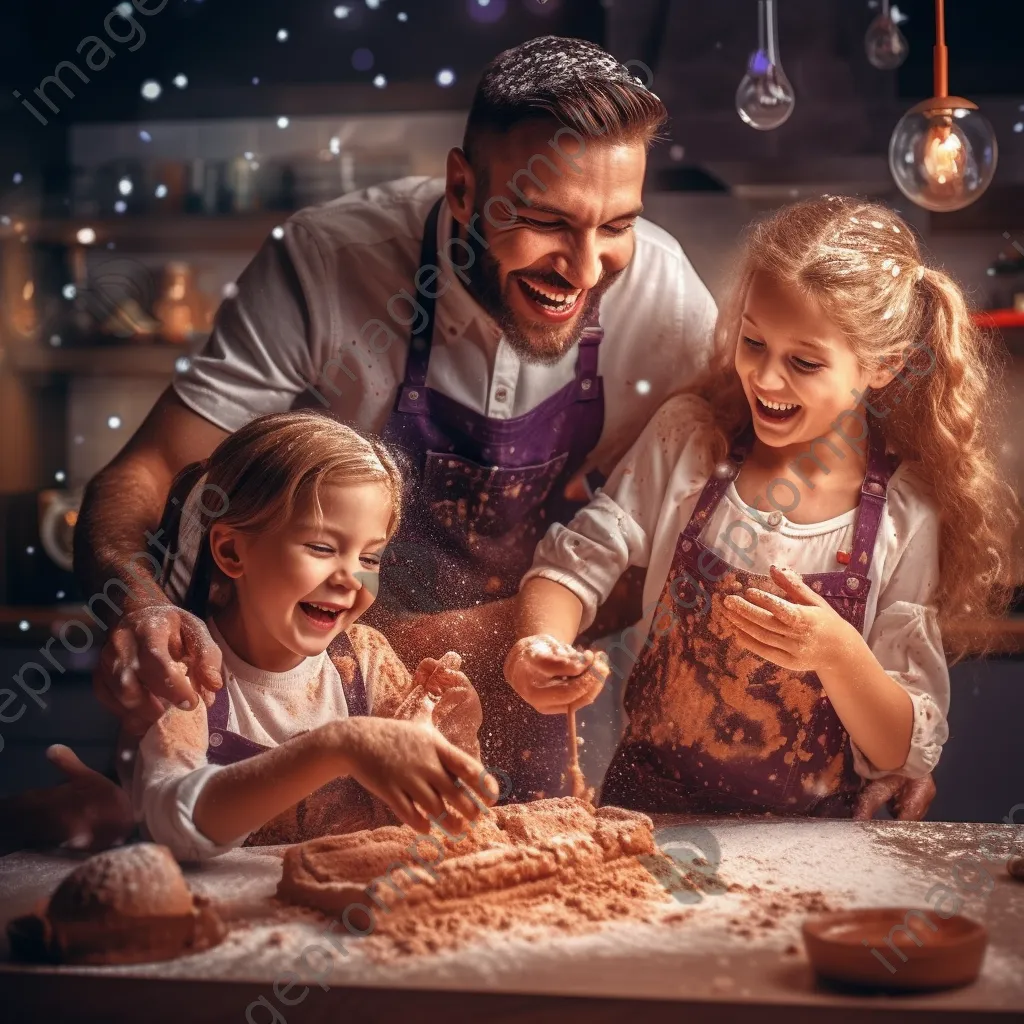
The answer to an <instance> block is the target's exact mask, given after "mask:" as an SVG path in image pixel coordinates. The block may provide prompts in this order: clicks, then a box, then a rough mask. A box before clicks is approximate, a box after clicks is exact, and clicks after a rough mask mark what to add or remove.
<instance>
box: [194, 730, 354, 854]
mask: <svg viewBox="0 0 1024 1024" xmlns="http://www.w3.org/2000/svg"><path fill="white" fill-rule="evenodd" d="M352 727H353V723H352V721H350V720H348V719H345V720H341V721H337V722H331V723H330V724H329V725H326V726H321V727H320V728H319V729H313V730H312V731H310V732H307V733H303V734H302V735H301V736H296V737H295V738H294V739H290V740H287V741H285V742H284V743H282V744H281V745H280V746H277V747H273V748H272V749H270V750H267V751H264V752H263V753H261V754H257V755H256V756H255V757H251V758H248V759H247V760H245V761H240V762H238V763H237V764H232V765H229V766H227V767H226V768H224V769H223V770H222V771H219V772H217V773H216V774H214V775H213V776H211V778H210V780H209V781H208V782H207V783H206V785H205V786H204V787H203V790H202V792H201V793H200V794H199V799H198V800H197V801H196V806H195V809H194V811H193V814H192V819H193V821H194V823H195V825H196V827H197V828H198V829H199V831H200V832H202V833H203V835H205V836H206V837H207V838H208V839H210V840H211V841H212V842H214V843H217V844H224V843H229V842H231V841H232V840H234V839H237V838H238V837H239V836H244V835H246V834H248V833H249V832H252V831H253V829H257V828H259V827H260V826H262V825H265V824H266V823H267V822H268V821H270V820H271V819H272V818H274V817H276V816H277V815H278V814H280V813H281V812H282V811H286V810H287V809H288V808H289V807H292V806H294V805H295V804H297V803H298V802H299V801H300V800H302V799H303V798H304V797H307V796H309V794H310V793H312V792H313V791H314V790H315V789H318V788H319V787H320V786H323V785H325V784H326V783H328V782H330V781H331V780H332V779H335V778H338V777H339V776H342V775H349V774H350V773H351V765H350V764H349V762H348V760H347V758H346V757H345V754H344V751H345V750H346V749H347V748H348V747H349V744H348V743H347V742H346V740H345V735H344V734H345V732H346V731H347V730H349V729H351V728H352Z"/></svg>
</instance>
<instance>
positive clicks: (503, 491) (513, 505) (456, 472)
mask: <svg viewBox="0 0 1024 1024" xmlns="http://www.w3.org/2000/svg"><path fill="white" fill-rule="evenodd" d="M568 458H569V456H568V453H563V454H561V455H559V456H557V457H556V458H554V459H551V460H549V461H548V462H542V463H539V464H538V465H534V466H521V467H519V468H518V469H506V468H504V467H501V466H481V465H480V464H479V463H476V462H472V461H471V460H469V459H464V458H462V457H460V456H458V455H454V454H451V453H447V452H427V460H426V465H425V467H424V470H423V486H422V490H421V492H420V496H421V497H422V499H423V500H424V501H425V502H426V503H427V504H428V505H429V508H430V511H431V513H432V514H433V517H434V519H435V520H436V521H437V522H438V523H439V524H440V525H441V526H442V527H443V528H444V529H445V530H446V531H448V532H449V533H452V534H455V535H457V536H461V537H465V536H466V535H476V536H478V537H502V538H505V537H507V536H517V537H518V536H521V535H522V534H523V533H524V532H525V531H526V530H527V529H529V528H530V527H531V526H532V527H533V528H534V529H535V530H536V532H537V536H538V539H539V537H540V536H541V535H543V533H544V532H545V531H546V530H547V527H548V520H547V518H546V517H544V516H543V515H541V513H542V512H543V505H544V503H545V502H546V501H547V499H548V496H549V495H550V494H551V489H552V487H553V486H554V484H555V481H556V480H557V479H558V477H559V476H560V475H561V473H562V470H563V469H564V468H565V463H566V461H567V459H568ZM538 519H539V520H540V521H539V522H537V521H536V520H538Z"/></svg>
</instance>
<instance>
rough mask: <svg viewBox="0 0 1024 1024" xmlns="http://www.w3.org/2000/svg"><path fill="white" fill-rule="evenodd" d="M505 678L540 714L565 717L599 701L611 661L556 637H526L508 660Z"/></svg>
mask: <svg viewBox="0 0 1024 1024" xmlns="http://www.w3.org/2000/svg"><path fill="white" fill-rule="evenodd" d="M505 678H506V679H507V680H508V684H509V686H511V687H512V689H513V690H515V691H516V693H518V694H519V696H520V697H522V698H523V700H525V701H526V703H527V704H531V705H532V706H533V707H534V708H536V709H537V710H538V711H539V712H541V714H544V715H558V714H565V712H566V711H568V710H569V707H570V706H572V707H576V708H581V707H584V706H585V705H587V704H591V703H592V702H593V701H594V700H596V698H597V695H598V694H599V693H600V692H601V688H602V687H603V686H604V683H605V680H606V679H607V678H608V658H607V656H606V655H605V654H604V653H603V652H600V651H599V652H597V653H596V654H595V653H594V652H593V651H577V650H576V648H575V647H572V646H571V645H569V644H564V643H561V642H560V641H558V640H556V639H555V638H554V637H553V636H524V637H523V638H522V639H521V640H519V641H518V642H517V643H516V645H515V646H514V647H513V648H512V650H511V651H509V652H508V656H507V657H506V658H505Z"/></svg>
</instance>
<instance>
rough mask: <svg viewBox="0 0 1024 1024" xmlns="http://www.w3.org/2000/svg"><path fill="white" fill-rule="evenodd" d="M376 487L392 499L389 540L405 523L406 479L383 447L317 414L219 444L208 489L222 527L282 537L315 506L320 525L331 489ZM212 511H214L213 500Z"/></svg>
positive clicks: (251, 428)
mask: <svg viewBox="0 0 1024 1024" xmlns="http://www.w3.org/2000/svg"><path fill="white" fill-rule="evenodd" d="M372 482H379V483H380V484H381V485H382V486H383V487H384V488H385V490H386V491H387V492H388V495H389V497H390V498H391V516H390V519H389V521H388V526H387V539H388V540H390V539H391V538H392V537H393V536H394V534H395V532H396V531H397V530H398V526H399V522H400V521H401V515H402V476H401V473H400V472H399V469H398V466H397V465H396V463H395V460H394V458H393V457H392V455H391V453H390V452H389V451H388V449H387V447H385V445H384V444H383V443H381V442H380V441H378V440H376V439H374V438H370V437H364V436H363V435H362V434H359V433H357V432H356V431H355V430H353V429H352V428H351V427H346V426H345V424H343V423H340V422H338V420H336V419H333V418H332V417H330V416H327V415H325V414H324V413H319V412H312V411H296V412H281V413H272V414H271V415H269V416H260V417H258V418H257V419H254V420H252V421H251V422H249V423H247V424H246V425H245V426H244V427H241V428H239V429H238V430H236V431H235V432H234V433H233V434H232V435H231V436H230V437H227V438H225V439H224V440H223V441H221V443H220V444H219V445H217V447H216V448H215V449H214V450H213V453H212V454H211V455H210V457H209V458H208V459H207V460H206V488H207V489H208V490H211V491H213V492H214V493H215V494H217V495H218V496H219V497H220V499H221V504H222V505H224V506H225V507H224V510H223V512H221V513H220V514H219V515H217V517H216V522H218V523H223V524H224V525H225V526H231V527H233V528H234V529H236V530H241V531H243V532H246V533H249V532H255V531H257V530H275V529H279V528H280V527H282V526H284V525H285V524H286V523H287V522H288V521H289V520H290V519H291V518H292V516H293V515H295V514H296V512H297V511H300V510H302V509H304V508H306V507H308V505H309V504H311V505H312V507H313V511H314V515H315V516H316V517H317V519H318V521H319V520H321V519H322V516H323V511H322V509H321V507H320V500H319V495H320V488H321V487H323V486H324V485H325V484H327V483H332V484H342V485H345V484H362V483H372ZM210 503H211V504H216V502H215V501H214V500H213V499H212V498H211V499H210ZM207 525H209V524H207Z"/></svg>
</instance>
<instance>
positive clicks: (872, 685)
mask: <svg viewBox="0 0 1024 1024" xmlns="http://www.w3.org/2000/svg"><path fill="white" fill-rule="evenodd" d="M818 678H819V679H820V680H821V684H822V686H823V687H824V688H825V693H826V694H827V695H828V699H829V700H830V701H831V702H832V706H833V707H834V708H835V709H836V714H837V715H838V716H839V719H840V721H841V722H842V723H843V726H844V727H845V729H846V731H847V732H848V733H849V734H850V739H852V740H853V742H854V743H856V744H857V746H858V747H860V749H861V750H862V751H863V752H864V754H865V756H866V757H867V758H868V760H869V761H870V762H871V763H872V764H873V765H874V766H875V767H876V768H877V769H878V770H879V771H897V770H899V769H900V768H902V767H903V765H904V764H906V761H907V757H908V755H909V754H910V741H911V737H912V736H913V732H914V705H913V702H912V701H911V699H910V695H909V694H908V693H907V691H906V690H904V689H903V687H902V686H900V684H899V683H897V682H896V681H895V680H894V679H892V678H891V677H890V676H889V674H888V673H887V672H886V671H885V669H883V668H882V666H881V665H879V664H878V659H877V658H876V657H875V656H874V654H872V653H871V648H870V647H868V645H867V643H866V642H865V640H864V638H863V637H862V636H861V635H860V633H859V632H858V631H857V630H856V629H854V628H853V626H850V627H849V630H848V633H847V636H846V638H845V642H844V643H843V644H842V645H841V647H840V648H839V650H838V651H837V652H836V656H835V658H834V659H833V660H832V662H831V663H830V664H829V665H828V666H825V667H823V668H820V669H818Z"/></svg>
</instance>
